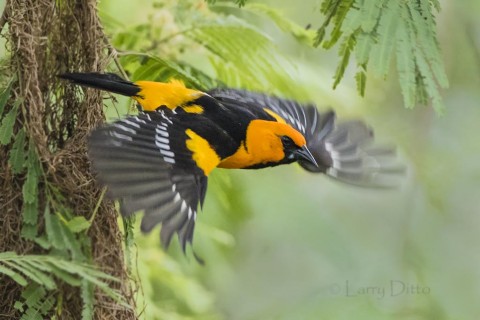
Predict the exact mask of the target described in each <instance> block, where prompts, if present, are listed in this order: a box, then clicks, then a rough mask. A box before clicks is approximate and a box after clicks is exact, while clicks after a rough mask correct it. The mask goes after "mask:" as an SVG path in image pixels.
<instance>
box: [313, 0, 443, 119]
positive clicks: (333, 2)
mask: <svg viewBox="0 0 480 320" xmlns="http://www.w3.org/2000/svg"><path fill="white" fill-rule="evenodd" d="M439 8H440V6H439V2H438V1H437V0H416V1H413V0H408V1H396V0H355V1H354V0H347V1H339V0H325V1H324V2H323V3H322V6H321V11H322V13H323V14H324V15H325V21H324V23H323V24H322V26H321V27H320V28H319V29H318V31H317V37H316V41H315V45H322V46H323V47H324V48H327V49H328V48H331V47H332V46H333V45H334V44H335V43H337V42H339V41H340V42H341V45H340V50H339V55H340V62H339V64H338V67H337V72H336V74H335V80H334V88H335V87H336V86H337V85H338V83H339V82H340V80H341V79H342V77H343V75H344V73H345V69H346V67H347V65H348V63H349V61H350V56H351V53H352V52H353V53H354V56H355V59H356V62H357V66H358V72H357V75H356V76H355V79H356V80H357V87H358V91H359V92H360V94H362V95H363V94H364V92H365V84H366V70H367V68H368V70H371V71H372V72H373V73H374V74H376V75H378V76H382V77H385V76H386V75H387V74H388V72H389V69H390V66H391V64H392V59H393V58H395V60H396V67H397V71H398V74H399V81H400V86H401V89H402V94H403V97H404V102H405V105H406V107H408V108H412V107H414V106H415V105H416V104H418V103H421V104H427V103H429V101H431V102H432V105H433V107H434V108H435V110H436V111H437V112H442V110H443V109H444V107H443V104H442V99H441V96H440V91H439V90H440V88H446V87H448V79H447V76H446V75H445V70H444V66H443V62H442V58H441V55H440V49H439V44H438V41H437V35H436V30H435V29H436V24H435V12H438V10H439ZM330 26H331V32H330V38H329V39H326V34H327V30H328V27H330Z"/></svg>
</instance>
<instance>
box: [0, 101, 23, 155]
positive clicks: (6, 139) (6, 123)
mask: <svg viewBox="0 0 480 320" xmlns="http://www.w3.org/2000/svg"><path fill="white" fill-rule="evenodd" d="M19 104H20V102H19V101H16V102H15V103H14V104H13V107H12V109H10V111H9V112H8V113H7V114H6V115H5V117H4V118H3V119H2V123H1V124H0V144H2V145H7V144H9V143H10V141H11V140H12V136H13V126H14V125H15V120H16V119H17V112H18V106H19Z"/></svg>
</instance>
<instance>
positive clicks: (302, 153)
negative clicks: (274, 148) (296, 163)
mask: <svg viewBox="0 0 480 320" xmlns="http://www.w3.org/2000/svg"><path fill="white" fill-rule="evenodd" d="M295 153H296V154H297V156H298V158H299V159H304V160H307V161H308V162H310V163H312V164H314V165H315V166H316V167H318V163H317V161H316V160H315V158H314V157H313V155H312V153H311V152H310V150H308V148H307V146H306V145H304V146H303V147H301V148H300V149H297V151H295Z"/></svg>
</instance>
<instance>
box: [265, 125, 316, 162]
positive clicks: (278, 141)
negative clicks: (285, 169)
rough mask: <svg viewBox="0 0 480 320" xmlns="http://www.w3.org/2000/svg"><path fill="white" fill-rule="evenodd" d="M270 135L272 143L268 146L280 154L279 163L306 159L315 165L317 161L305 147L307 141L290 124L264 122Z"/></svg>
mask: <svg viewBox="0 0 480 320" xmlns="http://www.w3.org/2000/svg"><path fill="white" fill-rule="evenodd" d="M266 124H268V126H267V125H266V126H265V127H267V128H268V130H269V131H270V132H269V133H270V136H271V137H272V138H271V139H272V143H270V144H269V146H270V147H271V148H272V151H273V149H277V150H278V151H279V152H278V153H281V154H282V156H283V157H282V159H281V160H280V161H279V162H280V163H290V162H294V161H297V160H306V161H308V162H309V163H312V164H313V165H315V166H318V165H317V162H316V160H315V158H314V157H313V155H312V154H311V153H310V150H308V148H307V142H306V140H305V137H304V136H303V134H301V133H300V132H299V131H298V130H296V129H294V128H293V127H292V126H290V125H289V124H286V123H280V122H275V121H268V122H266Z"/></svg>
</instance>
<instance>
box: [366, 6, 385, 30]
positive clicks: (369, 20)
mask: <svg viewBox="0 0 480 320" xmlns="http://www.w3.org/2000/svg"><path fill="white" fill-rule="evenodd" d="M385 1H386V0H364V1H363V4H362V5H361V16H362V30H363V31H364V32H372V31H373V29H374V28H375V26H376V25H377V22H378V18H379V16H380V11H381V7H382V6H383V4H384V3H385Z"/></svg>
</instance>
